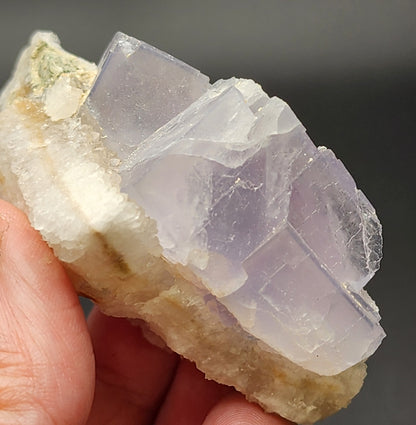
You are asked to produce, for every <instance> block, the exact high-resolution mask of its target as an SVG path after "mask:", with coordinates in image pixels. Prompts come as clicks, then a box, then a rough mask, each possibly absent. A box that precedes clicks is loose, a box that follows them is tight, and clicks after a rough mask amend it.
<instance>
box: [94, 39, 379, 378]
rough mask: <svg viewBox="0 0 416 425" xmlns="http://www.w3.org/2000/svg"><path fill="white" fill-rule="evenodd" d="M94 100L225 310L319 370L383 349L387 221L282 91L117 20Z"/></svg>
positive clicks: (176, 244)
mask: <svg viewBox="0 0 416 425" xmlns="http://www.w3.org/2000/svg"><path fill="white" fill-rule="evenodd" d="M86 105H87V107H88V108H89V110H90V112H91V114H92V115H93V116H94V117H95V119H96V120H97V122H98V124H99V125H100V126H101V128H102V130H103V133H104V135H105V136H106V143H107V146H108V147H109V148H110V149H112V150H114V151H115V152H116V153H117V155H118V156H119V157H120V159H121V165H120V174H121V177H122V186H123V190H124V191H125V192H126V193H128V195H129V197H130V198H131V199H133V200H135V201H136V202H137V203H138V204H139V205H141V206H142V207H143V208H144V209H145V211H146V213H147V214H148V215H149V216H150V217H152V218H154V219H155V220H156V222H157V226H158V237H159V240H160V243H161V245H162V247H163V250H164V256H165V257H166V258H167V259H168V260H169V261H170V262H171V263H174V264H180V265H183V266H186V267H187V268H188V270H189V271H191V272H192V273H193V274H194V277H195V283H196V284H198V285H202V286H203V287H204V288H205V289H206V290H207V291H209V292H210V293H211V294H212V295H213V297H214V298H213V299H214V304H215V303H219V304H218V305H219V306H220V304H221V306H225V307H226V309H227V311H228V313H229V316H230V317H228V318H227V317H224V320H229V321H230V322H232V321H233V320H235V319H236V320H237V321H238V322H239V324H240V326H242V327H243V328H244V329H245V330H246V331H247V332H249V333H250V334H251V335H253V336H254V337H255V338H258V339H259V340H261V341H263V343H265V344H267V345H269V346H270V347H271V348H272V349H274V350H276V351H278V352H279V353H281V354H283V355H284V356H285V357H287V358H289V359H290V360H292V361H293V362H295V363H297V364H299V365H301V366H303V367H304V368H306V369H309V370H311V371H314V372H317V373H319V374H321V375H333V374H337V373H339V372H341V371H343V370H345V369H347V368H348V367H350V366H352V365H354V364H356V363H358V362H360V361H362V360H365V359H366V358H367V357H369V356H370V355H371V354H372V353H373V352H374V351H375V350H376V348H377V347H378V346H379V344H380V342H381V340H382V339H383V338H384V336H385V334H384V331H383V329H382V328H381V326H380V324H379V320H380V316H379V315H378V309H377V307H376V306H375V304H374V302H373V301H372V300H371V298H370V297H369V296H368V295H367V293H366V292H365V291H364V289H363V287H364V285H365V284H366V283H367V282H368V280H369V279H371V277H372V276H373V275H374V273H375V271H376V270H377V269H378V267H379V262H380V259H381V246H382V240H381V226H380V223H379V221H378V219H377V216H376V214H375V211H374V208H373V207H372V206H371V204H370V203H369V201H368V200H367V198H366V197H365V196H364V195H363V194H362V192H361V191H359V190H358V189H357V188H356V186H355V183H354V181H353V179H352V177H351V176H350V174H349V173H348V171H347V170H346V169H345V167H344V166H343V164H342V163H341V162H340V161H339V160H337V159H336V158H335V156H334V154H333V153H332V152H331V151H330V150H328V149H326V148H316V146H315V145H314V144H313V143H312V141H311V140H310V139H309V137H308V136H307V134H306V132H305V129H304V127H303V126H302V124H301V123H300V122H299V120H298V119H297V117H296V116H295V114H294V113H293V112H292V110H291V109H290V108H289V106H288V105H287V104H286V103H285V102H283V101H282V100H280V99H278V98H276V97H273V98H269V97H268V96H267V95H266V94H265V93H264V92H263V91H262V90H261V88H260V86H259V85H257V84H256V83H254V82H253V81H251V80H242V79H234V78H232V79H230V80H226V81H224V80H220V81H218V82H217V83H215V84H213V85H209V83H208V78H207V77H206V76H204V75H202V74H201V73H199V71H196V70H194V69H193V68H191V67H189V66H188V65H185V64H183V63H182V62H181V61H179V60H176V59H174V58H172V57H171V56H169V55H167V54H166V53H163V52H161V51H159V50H157V49H155V48H153V47H151V46H148V45H147V44H145V43H143V42H140V41H137V40H135V39H132V38H131V37H127V36H125V35H123V34H120V33H118V34H117V35H116V36H115V39H114V40H113V42H112V43H111V44H110V47H109V48H108V49H107V52H106V53H105V55H104V57H103V59H102V61H101V64H100V71H99V75H98V78H97V80H96V83H95V85H94V87H93V89H92V91H91V94H90V95H89V98H88V100H87V102H86ZM207 299H209V300H210V302H211V303H212V301H213V300H212V297H208V298H207ZM223 310H224V309H223V307H221V308H220V307H219V308H218V311H223Z"/></svg>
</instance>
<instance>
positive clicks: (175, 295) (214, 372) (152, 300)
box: [0, 33, 383, 424]
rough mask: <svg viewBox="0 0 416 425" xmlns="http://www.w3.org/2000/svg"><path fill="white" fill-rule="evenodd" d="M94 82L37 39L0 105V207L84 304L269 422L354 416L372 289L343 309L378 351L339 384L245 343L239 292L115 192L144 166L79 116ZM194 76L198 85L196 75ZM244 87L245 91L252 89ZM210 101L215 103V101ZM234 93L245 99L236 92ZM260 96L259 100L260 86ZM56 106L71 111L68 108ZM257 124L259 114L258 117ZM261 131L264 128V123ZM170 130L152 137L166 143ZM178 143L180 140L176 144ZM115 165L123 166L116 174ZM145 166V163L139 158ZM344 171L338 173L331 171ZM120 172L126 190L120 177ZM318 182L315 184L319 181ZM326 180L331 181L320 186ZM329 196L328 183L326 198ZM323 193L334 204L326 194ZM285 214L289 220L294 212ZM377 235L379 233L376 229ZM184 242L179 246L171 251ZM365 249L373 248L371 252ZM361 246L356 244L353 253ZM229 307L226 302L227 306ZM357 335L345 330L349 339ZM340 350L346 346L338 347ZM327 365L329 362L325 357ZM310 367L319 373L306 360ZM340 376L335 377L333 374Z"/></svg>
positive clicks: (87, 111)
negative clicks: (130, 326) (165, 349)
mask: <svg viewBox="0 0 416 425" xmlns="http://www.w3.org/2000/svg"><path fill="white" fill-rule="evenodd" d="M110 53H111V52H110ZM130 53H131V52H130ZM188 71H189V70H188ZM96 73H97V68H96V67H95V65H93V64H90V63H88V62H85V61H83V60H81V59H79V58H76V57H74V56H72V55H70V54H68V53H66V52H64V51H63V50H62V49H61V48H60V46H59V44H58V41H57V39H56V37H55V36H53V35H52V34H49V33H37V34H35V35H34V36H33V38H32V40H31V44H30V46H29V47H28V48H27V49H26V50H25V51H24V52H23V53H22V55H21V57H20V59H19V62H18V65H17V68H16V71H15V74H14V77H13V79H12V80H11V81H10V82H9V84H8V85H7V86H6V88H5V89H4V91H3V93H2V96H1V99H0V102H1V103H0V196H1V197H2V198H4V199H7V200H9V201H11V202H13V203H14V204H16V205H17V206H18V207H20V208H21V209H22V210H24V211H25V212H26V213H27V214H28V216H29V219H30V220H31V223H32V225H33V226H34V227H35V228H36V229H38V230H39V231H40V232H41V234H42V236H43V237H44V239H45V240H46V241H47V242H48V243H49V244H50V246H51V247H52V248H53V249H54V251H55V253H56V255H57V256H58V258H60V259H61V260H62V261H63V263H64V264H65V265H66V267H67V268H68V270H69V271H70V273H71V276H72V277H73V281H74V284H75V286H76V288H77V290H78V291H79V292H80V293H82V294H84V295H87V296H89V297H91V298H92V299H94V300H95V301H96V302H97V303H98V304H99V305H100V307H101V308H102V310H103V311H105V312H106V313H108V314H111V315H115V316H125V317H130V318H141V319H144V320H146V321H147V323H148V324H149V327H150V328H151V329H152V330H153V331H154V332H155V333H156V334H158V335H159V336H161V337H162V338H163V339H164V341H165V342H166V343H167V345H168V346H169V347H170V348H172V349H173V350H174V351H176V352H178V353H179V354H181V355H183V356H184V357H186V358H189V359H191V360H193V361H195V362H196V364H197V366H198V368H200V369H201V370H202V371H203V372H205V374H206V376H207V377H208V378H210V379H215V380H216V381H218V382H221V383H224V384H227V385H232V386H235V387H236V388H237V389H238V390H239V391H241V392H242V393H243V394H245V395H246V397H247V398H248V399H249V400H252V401H256V402H258V403H259V404H261V405H262V406H263V407H264V408H265V409H266V410H268V411H271V412H277V413H279V414H281V415H282V416H284V417H287V418H289V419H291V420H293V421H295V422H298V423H304V424H307V423H313V422H315V421H317V420H319V419H321V418H323V417H325V416H327V415H329V414H331V413H334V412H335V411H337V410H339V409H340V408H342V407H345V406H346V405H348V403H349V401H350V400H351V398H352V397H353V396H354V395H355V394H357V392H358V391H359V389H360V388H361V386H362V383H363V379H364V377H365V364H364V363H363V362H362V361H361V360H365V357H366V356H367V355H369V354H371V352H373V351H374V349H375V348H376V345H377V343H379V342H380V340H381V338H382V337H383V333H382V331H380V330H379V329H381V328H379V327H377V326H378V320H377V310H376V307H375V305H374V304H373V303H372V301H371V300H370V299H369V297H368V296H367V295H366V294H365V293H363V292H362V291H361V286H362V284H363V283H365V282H364V281H365V280H368V279H367V277H364V278H363V279H361V278H360V276H359V273H358V274H357V276H358V277H357V279H356V280H355V281H354V282H351V283H348V282H343V283H344V284H345V285H344V286H342V290H341V291H342V297H344V298H345V297H347V298H348V299H350V298H351V297H352V298H351V299H353V302H352V304H354V303H358V304H360V305H361V306H364V308H363V310H366V309H367V310H369V312H367V313H368V314H363V316H362V317H363V318H364V319H363V320H357V321H356V322H354V323H355V324H356V325H357V326H358V325H359V326H361V324H362V323H364V324H365V325H366V326H367V325H368V323H370V324H371V326H372V328H371V326H370V328H371V329H373V330H374V329H376V330H377V332H378V333H376V334H374V335H370V336H369V337H368V338H367V339H369V340H370V339H371V340H370V342H369V344H370V346H371V344H373V346H371V347H370V348H368V345H367V348H365V350H364V351H363V352H362V353H361V357H360V359H359V361H357V362H354V361H353V360H350V361H352V363H351V364H354V363H356V364H354V365H353V366H351V367H348V368H347V369H346V370H343V369H341V370H343V371H342V372H340V373H336V374H331V371H330V369H329V373H328V371H327V373H326V375H328V376H324V374H318V373H316V372H314V371H312V370H308V369H306V368H305V367H302V366H301V365H300V364H302V360H301V359H299V361H296V362H295V361H291V360H289V358H288V357H289V355H287V356H284V355H282V352H284V349H283V348H282V350H280V351H279V352H278V350H277V349H276V347H273V346H271V345H270V341H269V340H268V339H267V337H264V338H262V335H256V334H255V332H249V331H250V330H252V329H251V328H250V325H249V324H247V323H242V321H241V322H239V319H241V317H242V316H243V315H241V317H240V316H239V313H238V312H237V311H233V308H234V307H233V306H235V305H236V304H235V303H234V300H231V301H230V300H229V296H230V295H232V294H234V293H237V292H238V291H237V292H235V291H234V289H235V288H234V287H233V288H232V290H227V294H226V295H225V296H223V294H218V293H216V291H217V290H218V288H215V282H214V281H213V276H215V275H210V276H209V277H208V278H207V279H205V280H204V276H205V275H204V270H206V269H207V267H206V266H205V268H204V265H203V264H202V263H201V261H197V259H199V260H201V256H199V257H198V256H195V255H193V256H192V255H191V256H189V254H187V255H186V256H185V257H183V258H186V261H182V260H181V259H180V258H179V257H178V258H175V257H174V255H175V250H174V249H173V250H172V249H171V250H169V249H168V248H169V247H171V246H170V245H169V244H165V245H164V244H163V236H161V233H160V232H161V223H160V222H159V221H158V217H157V216H154V217H153V216H152V214H151V213H149V211H150V209H149V208H150V204H149V206H148V207H147V208H146V207H145V208H143V205H140V204H138V203H136V202H133V201H132V200H131V198H132V195H131V193H129V195H130V198H129V196H128V195H127V194H125V193H123V192H122V191H121V190H120V188H121V185H122V184H123V185H124V184H125V175H126V174H123V172H124V173H127V174H129V173H130V175H131V174H132V167H130V169H129V168H128V166H129V164H131V162H129V161H130V159H131V158H132V157H133V158H135V159H136V160H137V159H138V156H137V155H139V153H137V152H134V146H132V147H130V148H128V149H127V150H125V151H124V153H123V154H119V157H120V158H118V157H117V156H116V155H115V153H114V152H112V151H111V150H110V149H109V148H108V143H109V140H108V139H110V137H108V135H105V136H107V138H106V137H103V131H102V129H101V128H100V126H99V125H98V124H97V119H98V122H99V123H100V125H101V122H100V119H99V118H97V116H94V111H93V106H94V105H93V104H92V103H91V102H90V100H89V101H88V102H87V103H86V104H85V105H86V107H83V108H82V109H81V112H78V110H79V107H80V106H81V105H82V104H83V102H84V101H85V99H86V97H87V96H88V93H89V90H90V88H91V85H92V83H93V81H94V79H95V76H96ZM195 75H196V77H195V78H196V80H198V78H199V77H198V74H194V76H195ZM203 79H204V77H203ZM97 81H100V80H99V79H97ZM195 84H196V87H197V88H196V90H197V91H198V90H200V91H201V95H202V98H203V97H204V96H206V95H204V94H203V93H204V90H205V89H207V90H208V92H209V91H210V90H212V89H211V88H209V87H208V86H206V87H202V86H198V84H199V83H198V84H197V83H195ZM204 84H205V85H207V81H206V80H205V82H204V81H202V85H204ZM241 84H243V85H244V84H246V83H240V86H241ZM247 84H248V86H249V88H250V87H252V88H253V87H254V86H253V85H252V84H251V83H247ZM253 84H254V83H253ZM221 85H222V87H224V85H225V86H227V85H228V86H229V87H231V86H236V85H238V82H237V83H236V81H234V80H233V81H232V82H219V83H218V84H217V85H216V86H215V87H214V89H213V90H214V91H216V92H215V93H217V94H218V96H221V93H223V92H224V90H223V91H221V90H222V89H221ZM198 87H202V88H198ZM241 90H243V91H244V88H243V89H241ZM225 92H226V93H230V91H227V90H225ZM215 93H214V94H213V95H212V96H213V99H214V100H215V97H216V96H215ZM233 93H234V95H237V96H240V95H238V88H237V89H234V92H233ZM240 93H241V96H242V97H241V96H240V99H243V102H246V103H247V104H248V105H250V102H252V105H251V106H253V105H254V103H255V100H254V98H251V100H250V101H247V97H246V98H244V93H242V91H240ZM246 93H247V92H246ZM253 93H255V94H256V96H258V97H259V98H262V99H264V97H263V94H262V92H259V90H258V88H257V86H256V87H255V88H254V91H253ZM61 94H62V95H63V96H64V98H65V100H66V101H63V100H62V96H61ZM93 95H94V91H93V92H92V94H91V96H93ZM192 96H194V95H192ZM195 96H196V97H198V95H195ZM89 99H93V97H90V98H89ZM244 99H246V100H244ZM190 102H191V103H192V102H193V100H190ZM273 102H276V101H273ZM273 102H272V103H273ZM156 103H157V102H156ZM201 105H202V104H201ZM272 106H273V105H272ZM201 107H202V106H201ZM178 108H179V109H178V110H175V111H174V112H175V113H179V114H182V112H180V109H183V114H186V113H188V114H189V113H190V114H191V115H192V105H191V106H189V107H188V106H187V105H186V104H184V105H179V106H178ZM264 109H267V108H264ZM264 109H263V111H264ZM187 111H188V112H187ZM189 111H190V112H189ZM257 112H258V113H260V114H261V112H260V110H259V109H258V110H257ZM266 112H267V110H266V111H264V113H266ZM95 113H97V109H96V110H95ZM181 116H182V117H183V115H181ZM169 119H170V117H169V116H168V117H167V118H166V117H161V121H160V122H158V123H156V124H155V125H156V126H158V125H163V124H165V122H167V121H166V120H169ZM163 121H165V122H163ZM258 121H259V122H260V123H261V120H260V119H259V120H258ZM152 125H153V124H152ZM166 125H167V126H168V127H169V125H170V126H173V131H175V129H178V126H175V123H173V124H172V121H170V123H167V124H166ZM104 127H105V126H104V125H103V128H104ZM202 127H203V126H202ZM166 128H167V127H166V126H165V127H164V130H163V131H161V132H157V133H159V134H162V136H164V134H165V133H166V131H165V130H166ZM199 129H201V126H199ZM154 130H155V128H152V129H151V130H149V129H146V130H145V131H143V133H142V134H143V139H146V138H147V139H149V137H150V138H151V137H152V136H151V132H152V131H154ZM179 133H180V131H179ZM149 134H150V136H149ZM166 137H168V136H166ZM180 137H182V136H181V135H180V134H179V135H178V137H176V138H175V140H179V139H180ZM110 143H111V140H110ZM305 143H306V142H305ZM254 145H255V143H254ZM113 146H114V145H113ZM147 146H149V144H148V145H147ZM152 146H155V145H154V144H152ZM172 146H174V143H173V144H172ZM267 146H269V145H267ZM145 147H146V145H145ZM174 148H175V147H174ZM233 149H235V147H234V148H233ZM237 150H238V147H237ZM240 151H241V149H240ZM322 152H323V153H322ZM327 152H328V151H322V150H321V151H320V152H319V154H318V156H319V155H321V153H322V155H321V157H325V155H327V156H328V155H329V157H330V158H329V160H328V161H329V162H328V163H329V164H331V161H333V160H332V156H331V154H328V153H327ZM123 155H125V156H124V157H123ZM120 159H122V160H123V159H125V161H124V162H123V163H121V164H120ZM140 160H141V161H142V162H143V157H142V159H140ZM139 162H140V161H139ZM152 164H153V165H154V163H152ZM126 165H127V167H126ZM338 166H339V165H338V163H335V167H338ZM123 167H124V171H122V176H123V182H122V177H121V176H120V173H119V171H120V170H123ZM316 172H317V173H318V174H319V169H318V171H316ZM133 174H134V172H133ZM139 174H140V173H139ZM326 175H327V174H326V173H324V175H323V177H325V176H326ZM136 177H137V175H136ZM139 177H140V176H139ZM318 177H319V176H318ZM233 178H234V179H237V178H238V176H233ZM308 178H309V179H310V176H309V177H308ZM347 180H348V179H347ZM139 181H142V180H140V178H136V180H135V182H134V183H135V184H136V183H138V182H139ZM308 181H310V180H308ZM146 184H148V182H146ZM149 184H150V183H149ZM330 185H331V183H330V182H328V183H325V184H324V187H325V188H327V187H328V186H330ZM143 187H146V186H145V185H144V186H143ZM354 187H355V186H354ZM299 191H300V192H302V190H301V189H299ZM305 193H306V192H305ZM326 193H327V194H328V193H329V195H328V196H329V197H331V196H332V193H331V191H329V192H328V191H327V192H326ZM354 196H357V195H354ZM359 196H361V195H359ZM360 199H362V201H361V204H359V205H361V210H360V211H361V216H360V217H364V216H366V217H367V216H372V214H373V210H372V209H371V208H370V207H369V206H368V205H369V204H367V202H368V201H366V200H365V198H360ZM299 202H300V201H299ZM346 203H347V202H344V203H343V205H345V204H346ZM288 207H289V210H290V202H289V204H288ZM348 208H350V207H348ZM348 208H347V211H349V210H348ZM315 209H316V208H315ZM350 210H351V208H350ZM292 211H296V209H293V210H292ZM298 211H299V210H298ZM300 211H303V212H305V211H306V209H305V207H302V205H301V206H300ZM306 213H307V211H306ZM293 214H295V213H294V212H293V213H292V216H293ZM349 214H350V215H352V213H349ZM156 215H157V214H156ZM309 215H310V214H307V216H308V217H309ZM289 216H290V213H289ZM306 218H307V217H306ZM296 220H298V224H299V226H301V225H302V223H305V222H307V219H304V220H303V221H302V220H301V218H299V214H298V216H296V214H295V216H294V218H293V221H294V222H295V221H296ZM370 223H372V225H373V226H376V227H377V222H375V223H376V224H374V223H373V221H370ZM316 225H317V223H314V224H313V226H316ZM357 226H358V228H360V229H361V230H362V227H360V226H359V225H357ZM364 227H365V226H364ZM305 228H307V226H305ZM367 228H368V226H367ZM364 234H365V235H367V234H371V232H370V233H369V232H367V233H366V232H364ZM351 237H352V238H353V237H354V235H351ZM208 239H209V238H208ZM370 239H371V238H370ZM178 240H179V239H175V243H177V242H178ZM289 245H290V243H289ZM369 245H371V243H370V244H367V245H366V246H369ZM357 246H359V244H358V245H357V244H355V247H357ZM209 249H210V248H209ZM373 251H374V250H373ZM182 252H183V251H182ZM354 252H356V251H355V250H354ZM374 252H377V250H376V251H374ZM177 253H178V254H177V255H181V250H180V249H178V251H177ZM370 257H371V258H370ZM376 257H377V255H375V254H372V255H367V253H364V258H365V259H366V260H365V265H364V266H363V267H361V269H360V270H363V268H364V269H365V268H366V267H367V269H368V271H367V272H366V273H365V274H366V276H370V275H371V274H372V273H374V270H375V268H376V264H377V263H378V261H379V258H376ZM266 258H267V257H266ZM189 259H191V261H188V260H189ZM328 261H329V260H328ZM219 264H221V263H219ZM356 264H357V263H349V265H348V267H350V269H351V270H352V269H354V267H355V266H356ZM266 266H267V263H266V264H265V268H267V267H266ZM348 267H347V268H348ZM247 269H249V267H248V266H247ZM355 269H357V267H355ZM208 270H210V269H209V268H208ZM337 270H338V272H339V273H340V275H342V273H344V272H345V268H342V267H341V268H339V269H337ZM249 275H250V274H249ZM370 277H371V276H370ZM240 287H241V285H240ZM209 289H211V291H209ZM237 289H238V288H237ZM351 294H353V295H351ZM357 294H359V295H360V296H361V298H360V299H358V295H357ZM222 298H228V301H227V300H226V299H222ZM237 298H238V297H237ZM360 300H361V301H360ZM352 304H351V302H349V304H347V305H352ZM227 309H228V310H227ZM230 311H231V312H232V313H233V314H232V315H231V314H230ZM347 319H348V317H347ZM342 323H344V322H342ZM352 325H353V323H351V322H349V324H348V323H347V324H346V326H347V330H349V328H352ZM273 326H274V325H273ZM357 326H356V328H357ZM359 326H358V328H359ZM370 328H369V329H370ZM363 329H364V330H363V331H360V332H361V333H360V332H359V333H358V335H362V332H365V331H366V328H365V327H364V328H363ZM253 335H254V336H253ZM270 335H271V334H270ZM325 338H326V337H325V336H324V337H323V339H324V340H325ZM360 338H361V336H360ZM343 341H344V340H343V338H342V335H341V337H340V342H341V346H342V342H343ZM372 341H373V342H372ZM374 341H376V343H374ZM353 345H354V344H352V349H351V350H348V341H347V344H346V345H345V344H344V346H343V349H344V350H346V351H348V352H349V351H351V352H353V356H354V355H355V354H354V352H355V353H356V350H355V347H354V346H353ZM288 352H289V351H288ZM335 357H336V356H335ZM341 357H342V355H341ZM292 360H293V358H292ZM347 360H348V359H347ZM328 361H330V362H331V358H330V356H329V357H328ZM324 363H325V364H327V362H324ZM334 364H335V365H336V362H335V363H334ZM305 365H312V364H311V363H310V362H309V363H308V362H307V361H306V360H305ZM318 367H321V366H319V365H318V366H317V365H312V366H311V367H310V368H309V369H314V368H315V369H316V368H318ZM337 367H338V368H339V366H334V370H336V368H337ZM338 370H339V369H338Z"/></svg>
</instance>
